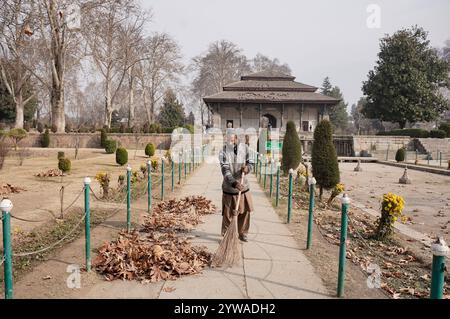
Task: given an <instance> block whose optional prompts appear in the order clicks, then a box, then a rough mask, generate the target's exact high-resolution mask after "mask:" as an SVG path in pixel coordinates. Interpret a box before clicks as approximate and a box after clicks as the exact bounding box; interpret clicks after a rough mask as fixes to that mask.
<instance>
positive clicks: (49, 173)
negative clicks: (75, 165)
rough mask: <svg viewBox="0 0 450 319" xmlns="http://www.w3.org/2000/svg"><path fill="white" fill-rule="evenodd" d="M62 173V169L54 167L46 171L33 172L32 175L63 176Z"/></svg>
mask: <svg viewBox="0 0 450 319" xmlns="http://www.w3.org/2000/svg"><path fill="white" fill-rule="evenodd" d="M63 175H64V173H63V171H62V170H60V169H57V168H54V169H49V170H48V171H46V172H40V173H37V174H34V176H36V177H57V176H63Z"/></svg>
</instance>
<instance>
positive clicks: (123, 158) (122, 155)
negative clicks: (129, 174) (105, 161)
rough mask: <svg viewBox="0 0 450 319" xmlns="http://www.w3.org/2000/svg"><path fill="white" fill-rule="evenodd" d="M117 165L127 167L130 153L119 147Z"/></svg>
mask: <svg viewBox="0 0 450 319" xmlns="http://www.w3.org/2000/svg"><path fill="white" fill-rule="evenodd" d="M116 163H117V164H119V165H120V166H123V165H125V164H126V163H128V152H127V150H126V149H125V148H123V147H119V148H118V149H117V150H116Z"/></svg>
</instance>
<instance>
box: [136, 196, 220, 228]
mask: <svg viewBox="0 0 450 319" xmlns="http://www.w3.org/2000/svg"><path fill="white" fill-rule="evenodd" d="M215 211H216V206H215V205H214V204H213V203H212V202H211V201H210V200H208V199H206V198H205V197H203V196H189V197H185V198H182V199H171V200H168V201H164V202H161V203H159V204H158V205H157V206H156V207H155V208H154V209H153V211H152V214H151V215H150V216H148V217H146V218H145V221H144V225H143V231H147V232H153V231H155V230H157V231H189V230H191V229H192V228H193V227H195V226H196V225H198V224H199V223H200V222H201V216H202V215H206V214H212V213H214V212H215Z"/></svg>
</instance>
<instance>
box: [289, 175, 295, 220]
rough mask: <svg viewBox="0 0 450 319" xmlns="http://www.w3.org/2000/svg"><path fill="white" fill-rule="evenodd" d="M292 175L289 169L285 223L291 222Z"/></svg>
mask: <svg viewBox="0 0 450 319" xmlns="http://www.w3.org/2000/svg"><path fill="white" fill-rule="evenodd" d="M292 175H294V170H293V169H292V168H291V169H290V170H289V192H288V208H287V210H288V211H287V222H288V224H289V223H290V222H291V213H292Z"/></svg>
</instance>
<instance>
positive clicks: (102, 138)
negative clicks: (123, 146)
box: [100, 129, 108, 148]
mask: <svg viewBox="0 0 450 319" xmlns="http://www.w3.org/2000/svg"><path fill="white" fill-rule="evenodd" d="M107 139H108V134H107V133H106V130H105V129H102V130H101V131H100V145H101V147H103V148H105V147H106V140H107Z"/></svg>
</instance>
